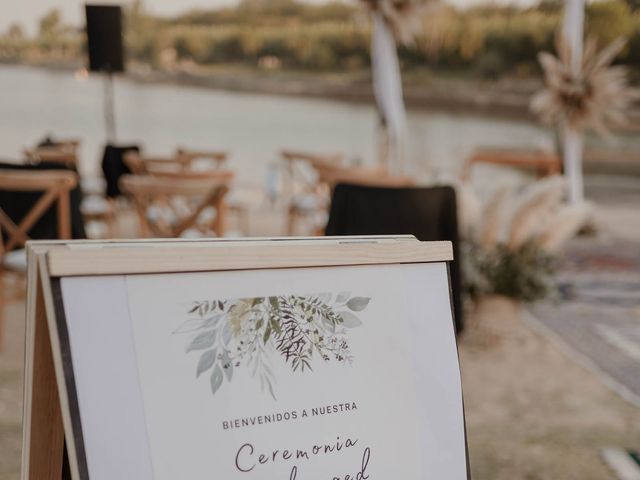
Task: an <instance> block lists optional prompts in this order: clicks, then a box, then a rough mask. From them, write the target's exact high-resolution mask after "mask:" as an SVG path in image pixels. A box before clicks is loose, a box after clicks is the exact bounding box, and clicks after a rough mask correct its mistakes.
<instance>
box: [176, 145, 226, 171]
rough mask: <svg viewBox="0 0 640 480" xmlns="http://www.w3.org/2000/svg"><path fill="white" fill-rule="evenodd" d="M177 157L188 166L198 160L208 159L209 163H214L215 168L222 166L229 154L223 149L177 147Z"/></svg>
mask: <svg viewBox="0 0 640 480" xmlns="http://www.w3.org/2000/svg"><path fill="white" fill-rule="evenodd" d="M176 157H178V158H179V159H181V162H182V163H183V165H186V166H187V167H192V166H193V165H194V164H195V163H196V162H198V161H206V162H207V164H211V163H212V164H213V167H214V168H222V167H223V166H224V164H225V162H226V161H227V158H228V154H227V152H224V151H222V150H192V149H188V148H183V147H179V148H177V149H176Z"/></svg>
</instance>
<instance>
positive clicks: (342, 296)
mask: <svg viewBox="0 0 640 480" xmlns="http://www.w3.org/2000/svg"><path fill="white" fill-rule="evenodd" d="M350 296H351V292H340V293H339V294H338V296H337V297H336V303H344V302H346V301H347V300H348V299H349V297H350Z"/></svg>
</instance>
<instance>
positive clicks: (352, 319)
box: [340, 311, 362, 328]
mask: <svg viewBox="0 0 640 480" xmlns="http://www.w3.org/2000/svg"><path fill="white" fill-rule="evenodd" d="M340 317H341V318H342V325H343V326H345V327H348V328H354V327H359V326H360V325H362V320H360V319H359V318H358V317H356V316H355V315H354V314H353V313H351V312H346V311H345V312H340Z"/></svg>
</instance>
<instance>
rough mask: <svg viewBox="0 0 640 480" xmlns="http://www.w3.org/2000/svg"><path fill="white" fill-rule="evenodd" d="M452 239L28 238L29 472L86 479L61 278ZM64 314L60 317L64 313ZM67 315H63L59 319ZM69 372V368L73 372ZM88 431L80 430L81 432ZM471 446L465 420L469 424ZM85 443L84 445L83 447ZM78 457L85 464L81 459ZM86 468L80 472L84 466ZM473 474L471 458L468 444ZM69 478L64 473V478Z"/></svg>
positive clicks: (25, 459) (378, 256)
mask: <svg viewBox="0 0 640 480" xmlns="http://www.w3.org/2000/svg"><path fill="white" fill-rule="evenodd" d="M451 260H453V250H452V246H451V243H450V242H419V241H418V240H416V239H415V237H413V236H408V235H407V236H378V237H305V238H295V237H288V238H257V239H239V240H226V239H221V240H173V239H172V240H134V241H118V240H114V241H32V242H28V244H27V261H28V274H27V305H26V317H27V323H26V349H25V374H24V407H23V454H22V477H21V478H22V479H23V480H60V479H61V478H63V463H64V456H65V455H64V454H65V453H66V455H68V468H69V473H67V474H66V475H65V477H66V476H67V475H68V478H70V479H72V480H88V474H87V473H86V468H82V465H81V462H82V458H84V455H83V452H82V451H81V450H82V448H83V446H82V441H81V440H80V445H79V444H78V442H77V441H76V439H77V435H78V431H77V424H79V420H78V419H75V420H74V419H72V414H71V413H72V410H73V409H75V411H76V412H77V403H76V402H77V399H75V398H74V396H73V395H68V392H69V391H70V390H71V391H73V389H74V388H75V387H74V386H73V385H69V383H68V381H67V382H65V378H67V379H68V378H69V377H71V378H73V374H71V375H65V365H70V362H68V361H66V360H67V359H66V358H63V356H64V351H65V350H64V349H63V348H61V344H60V338H61V335H62V336H63V337H64V332H61V331H60V328H62V329H64V328H66V324H65V321H64V318H63V317H64V310H63V308H62V299H61V294H60V286H59V284H60V278H61V277H68V276H79V275H82V276H86V275H129V274H147V273H178V272H204V271H231V270H256V269H279V268H307V267H322V266H354V265H383V264H403V263H429V262H450V261H451ZM61 317H62V318H61ZM61 320H62V321H61ZM67 373H68V372H67ZM81 438H82V437H80V439H81ZM465 447H466V427H465ZM79 449H80V451H79ZM79 461H80V464H79ZM81 471H82V474H81ZM467 475H468V478H470V477H469V475H470V474H469V461H468V452H467ZM65 480H66V478H65Z"/></svg>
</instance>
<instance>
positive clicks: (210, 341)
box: [52, 262, 468, 480]
mask: <svg viewBox="0 0 640 480" xmlns="http://www.w3.org/2000/svg"><path fill="white" fill-rule="evenodd" d="M52 298H54V299H57V307H56V310H57V315H56V322H57V327H56V328H55V329H56V330H57V335H58V339H59V348H60V360H61V362H62V364H63V365H62V367H63V368H62V370H63V371H64V376H65V383H64V385H65V392H64V393H65V394H66V397H67V399H66V402H63V404H64V403H66V404H68V405H70V406H71V408H69V409H68V423H69V426H68V427H69V428H68V430H69V433H70V434H71V435H67V437H70V436H73V439H74V441H73V446H74V452H73V455H72V457H73V460H74V461H73V462H72V463H73V465H72V473H74V469H75V470H76V471H75V475H77V476H78V480H85V479H91V480H112V479H116V478H123V479H124V478H127V479H129V478H136V479H154V480H174V479H177V478H184V479H190V480H209V479H224V480H263V479H272V480H279V479H282V480H293V479H298V480H306V479H311V480H337V479H340V480H346V479H350V480H355V479H360V480H365V479H390V478H404V479H414V480H421V479H429V478H436V479H445V478H446V479H451V480H455V479H460V480H463V479H466V478H468V472H467V456H466V455H467V452H466V439H465V426H464V415H463V405H462V392H461V387H460V375H459V365H458V357H457V349H456V343H455V337H454V328H453V320H452V317H451V306H450V300H449V284H448V272H447V266H446V263H445V262H432V263H426V262H411V263H380V264H368V265H363V264H360V265H333V266H327V267H318V266H315V267H312V268H265V269H243V270H236V271H201V272H170V273H147V274H144V273H136V274H129V273H125V274H117V275H114V274H112V275H65V276H61V277H60V278H59V279H56V280H54V281H53V283H52ZM54 303H56V302H55V301H54ZM55 350H56V349H55V348H54V351H55ZM54 356H55V354H54ZM63 396H64V395H63ZM63 410H65V409H63ZM63 413H64V411H63ZM63 416H64V415H63Z"/></svg>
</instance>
